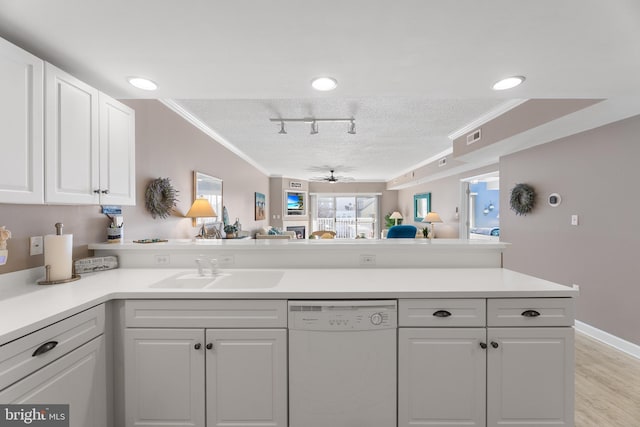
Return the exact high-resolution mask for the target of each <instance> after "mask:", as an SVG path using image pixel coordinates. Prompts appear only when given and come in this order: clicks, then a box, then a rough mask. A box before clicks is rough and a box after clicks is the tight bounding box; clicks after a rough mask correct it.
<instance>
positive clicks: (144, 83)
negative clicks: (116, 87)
mask: <svg viewBox="0 0 640 427" xmlns="http://www.w3.org/2000/svg"><path fill="white" fill-rule="evenodd" d="M129 83H131V85H132V86H135V87H137V88H138V89H142V90H156V89H158V85H157V84H156V83H155V82H152V81H151V80H149V79H145V78H143V77H129Z"/></svg>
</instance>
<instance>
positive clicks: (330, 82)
mask: <svg viewBox="0 0 640 427" xmlns="http://www.w3.org/2000/svg"><path fill="white" fill-rule="evenodd" d="M311 87H313V88H314V89H315V90H319V91H321V92H327V91H330V90H334V89H335V88H336V87H338V82H337V81H336V79H334V78H331V77H318V78H315V79H313V80H312V81H311Z"/></svg>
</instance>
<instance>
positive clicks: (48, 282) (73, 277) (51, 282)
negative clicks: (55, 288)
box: [38, 265, 80, 285]
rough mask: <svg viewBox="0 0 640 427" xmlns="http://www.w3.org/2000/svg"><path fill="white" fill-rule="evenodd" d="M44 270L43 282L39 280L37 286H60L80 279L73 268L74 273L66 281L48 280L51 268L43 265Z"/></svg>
mask: <svg viewBox="0 0 640 427" xmlns="http://www.w3.org/2000/svg"><path fill="white" fill-rule="evenodd" d="M44 268H45V276H44V280H40V281H39V282H38V285H60V284H62V283H69V282H75V281H76V280H78V279H80V275H79V274H76V272H75V268H73V270H74V271H73V273H72V274H71V277H69V278H68V279H63V280H50V273H51V266H50V265H45V266H44Z"/></svg>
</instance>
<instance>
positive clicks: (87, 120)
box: [45, 63, 100, 204]
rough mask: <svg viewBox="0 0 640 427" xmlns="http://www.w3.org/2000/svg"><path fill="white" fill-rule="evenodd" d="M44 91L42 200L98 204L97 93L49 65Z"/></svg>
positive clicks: (46, 69)
mask: <svg viewBox="0 0 640 427" xmlns="http://www.w3.org/2000/svg"><path fill="white" fill-rule="evenodd" d="M45 91H46V97H45V106H46V108H45V171H46V185H45V192H46V197H45V201H46V202H47V203H79V204H98V203H99V200H100V198H99V183H100V181H99V178H100V177H99V160H100V153H99V145H98V143H99V142H98V91H97V90H96V89H94V88H92V87H91V86H89V85H87V84H85V83H83V82H81V81H80V80H78V79H76V78H75V77H73V76H71V75H70V74H67V73H65V72H64V71H62V70H60V69H58V68H56V67H55V66H53V65H51V64H49V63H47V64H45ZM96 191H97V192H96Z"/></svg>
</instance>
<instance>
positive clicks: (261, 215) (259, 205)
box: [255, 193, 267, 221]
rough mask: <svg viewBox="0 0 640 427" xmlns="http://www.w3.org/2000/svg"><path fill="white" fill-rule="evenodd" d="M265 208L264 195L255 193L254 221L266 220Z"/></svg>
mask: <svg viewBox="0 0 640 427" xmlns="http://www.w3.org/2000/svg"><path fill="white" fill-rule="evenodd" d="M266 206H267V200H266V198H265V195H264V194H262V193H256V208H255V211H256V221H258V220H261V219H265V218H266V213H265V209H266Z"/></svg>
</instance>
